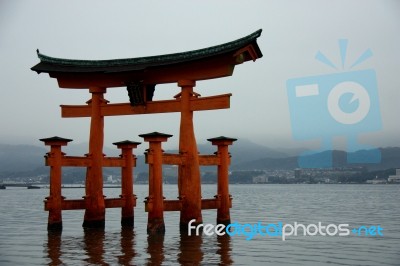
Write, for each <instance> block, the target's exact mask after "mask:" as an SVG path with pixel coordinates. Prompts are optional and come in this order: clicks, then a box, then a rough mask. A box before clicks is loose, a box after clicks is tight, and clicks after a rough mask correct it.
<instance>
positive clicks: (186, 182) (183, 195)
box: [178, 80, 203, 231]
mask: <svg viewBox="0 0 400 266" xmlns="http://www.w3.org/2000/svg"><path fill="white" fill-rule="evenodd" d="M195 85H196V83H195V81H192V80H180V81H178V86H179V87H181V89H182V90H181V93H180V97H181V124H180V134H179V153H180V154H181V155H183V156H185V163H184V164H183V165H179V171H178V188H179V198H180V199H181V200H182V210H181V216H180V224H179V227H180V229H181V230H183V231H186V230H187V228H188V224H189V222H190V221H191V220H192V219H195V220H196V221H195V222H194V223H193V225H196V224H201V223H203V218H202V215H201V179H200V167H199V157H198V151H197V144H196V138H195V135H194V127H193V111H192V110H191V104H190V100H191V99H192V98H194V97H196V96H195V93H194V92H193V87H194V86H195Z"/></svg>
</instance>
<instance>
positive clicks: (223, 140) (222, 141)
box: [207, 136, 237, 145]
mask: <svg viewBox="0 0 400 266" xmlns="http://www.w3.org/2000/svg"><path fill="white" fill-rule="evenodd" d="M207 140H208V141H210V142H211V144H212V145H232V144H233V142H234V141H237V139H234V138H228V137H225V136H220V137H216V138H211V139H207Z"/></svg>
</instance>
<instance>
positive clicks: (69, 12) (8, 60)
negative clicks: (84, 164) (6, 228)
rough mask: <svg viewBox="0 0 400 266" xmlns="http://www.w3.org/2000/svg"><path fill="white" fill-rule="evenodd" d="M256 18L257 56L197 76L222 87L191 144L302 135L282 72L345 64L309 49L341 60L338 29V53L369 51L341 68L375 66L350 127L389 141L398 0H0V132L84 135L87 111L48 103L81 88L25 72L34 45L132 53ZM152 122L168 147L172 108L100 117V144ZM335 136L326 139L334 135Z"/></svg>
mask: <svg viewBox="0 0 400 266" xmlns="http://www.w3.org/2000/svg"><path fill="white" fill-rule="evenodd" d="M115 3H117V4H115ZM260 28H261V29H263V32H262V35H261V37H260V38H259V39H258V44H259V46H260V48H261V51H262V52H263V55H264V57H263V58H261V59H259V60H257V61H256V62H251V61H250V62H246V63H245V64H242V65H238V66H236V68H235V71H234V74H233V76H232V77H227V78H222V79H217V80H211V81H205V82H198V83H197V87H196V88H195V91H197V92H199V93H200V94H202V95H203V96H206V95H216V94H224V93H232V94H233V97H232V98H231V108H230V109H227V110H215V111H205V112H197V113H196V114H195V120H194V121H195V130H196V137H197V141H198V143H204V142H206V139H207V138H210V137H216V136H220V135H226V136H230V137H237V138H246V139H250V140H251V141H253V142H256V143H260V144H263V145H266V146H269V147H273V148H277V147H289V148H290V147H301V146H304V145H307V144H310V143H311V142H300V141H296V140H294V139H293V135H292V128H291V123H290V113H289V105H288V94H287V89H286V81H287V80H288V79H292V78H297V77H307V76H316V75H327V74H333V73H339V72H341V71H342V72H343V71H348V70H349V69H348V68H346V65H345V68H344V70H343V69H342V68H339V69H333V68H331V67H329V66H327V65H324V64H323V63H321V62H320V61H317V60H316V59H315V55H316V53H317V52H318V51H320V52H322V53H323V54H324V55H326V56H327V57H328V58H329V59H330V60H331V61H332V62H333V63H334V64H336V65H341V63H340V62H341V61H340V60H341V59H340V53H339V46H338V40H339V39H348V50H347V58H346V62H354V61H355V60H356V59H357V58H358V57H359V56H360V55H361V54H362V53H363V52H364V51H365V50H367V49H371V51H372V53H373V56H372V57H370V58H369V59H368V60H366V61H364V62H363V63H361V64H359V65H358V66H356V67H354V68H352V70H363V69H373V70H375V72H376V77H377V86H378V93H379V104H380V114H381V117H382V129H381V130H379V131H377V132H373V133H364V134H363V132H360V137H361V140H362V141H363V142H365V143H369V144H372V145H375V146H399V145H400V136H399V132H400V124H399V118H398V117H399V114H400V104H399V99H400V80H399V76H400V50H399V48H400V34H399V33H400V1H394V0H393V1H365V0H362V1H348V0H346V1H248V0H247V1H232V0H227V1H214V0H213V1H173V0H172V1H13V0H10V1H5V0H0V75H1V78H0V89H1V105H0V111H1V112H0V123H1V130H0V143H10V144H35V145H41V144H40V142H39V141H38V139H39V138H43V137H50V136H54V135H58V136H62V137H67V138H72V139H74V142H76V143H82V142H87V141H88V135H89V122H90V121H89V119H88V118H61V113H60V107H59V105H60V104H84V103H85V102H86V101H87V100H88V99H89V98H90V95H89V93H88V91H87V90H69V89H60V88H58V85H57V82H56V80H55V79H52V78H50V77H49V76H48V75H47V74H40V75H38V74H36V72H32V71H31V70H30V68H31V67H32V66H34V65H35V64H37V63H38V62H39V59H38V58H37V55H36V49H37V48H38V49H40V52H41V53H43V54H46V55H49V56H53V57H60V58H71V59H114V58H133V57H142V56H151V55H158V54H168V53H174V52H183V51H189V50H194V49H199V48H205V47H209V46H213V45H217V44H222V43H225V42H229V41H232V40H236V39H238V38H240V37H243V36H246V35H248V34H250V33H252V32H254V31H256V30H258V29H260ZM177 92H178V88H177V85H176V84H166V85H162V86H157V89H156V94H155V99H171V98H172V96H173V95H175V94H176V93H177ZM106 98H107V99H108V100H110V101H111V102H126V101H128V96H127V92H126V89H125V88H110V89H109V90H108V93H107V95H106ZM316 128H318V125H316ZM310 130H314V129H312V128H311V129H310ZM151 131H160V132H164V133H169V134H173V135H174V137H173V138H172V139H171V141H169V146H168V145H167V148H168V147H173V146H175V145H176V143H177V140H178V132H179V115H178V114H153V115H143V116H122V117H107V118H106V120H105V145H107V146H112V145H111V143H112V142H115V141H120V140H124V139H131V140H137V141H140V140H141V139H140V138H139V137H138V134H142V133H148V132H151ZM345 135H346V134H344V135H343V136H336V137H335V138H334V143H338V144H337V145H340V143H341V142H342V141H343V140H344V139H345V137H346V136H345ZM318 141H319V139H315V143H316V144H315V143H314V142H312V143H314V144H315V145H318ZM312 143H311V144H312Z"/></svg>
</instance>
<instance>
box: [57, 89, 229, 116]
mask: <svg viewBox="0 0 400 266" xmlns="http://www.w3.org/2000/svg"><path fill="white" fill-rule="evenodd" d="M231 96H232V94H230V93H229V94H222V95H216V96H209V97H201V98H192V99H190V110H191V111H206V110H216V109H227V108H230V97H231ZM180 108H181V103H180V100H164V101H152V102H147V103H146V105H143V106H131V105H130V103H113V104H110V103H109V104H102V105H101V114H102V115H103V116H118V115H139V114H156V113H171V112H180V110H181V109H180ZM91 110H92V109H91V106H90V105H61V116H62V117H64V118H69V117H90V116H91Z"/></svg>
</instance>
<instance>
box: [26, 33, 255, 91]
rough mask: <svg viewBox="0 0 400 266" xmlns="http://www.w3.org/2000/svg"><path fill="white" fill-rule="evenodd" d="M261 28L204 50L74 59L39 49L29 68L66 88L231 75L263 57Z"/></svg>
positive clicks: (115, 85)
mask: <svg viewBox="0 0 400 266" xmlns="http://www.w3.org/2000/svg"><path fill="white" fill-rule="evenodd" d="M261 31H262V30H261V29H260V30H258V31H256V32H254V33H252V34H250V35H248V36H245V37H243V38H240V39H238V40H235V41H232V42H228V43H224V44H221V45H216V46H212V47H208V48H204V49H199V50H193V51H188V52H182V53H174V54H166V55H158V56H148V57H137V58H125V59H112V60H75V59H63V58H55V57H50V56H47V55H44V54H41V53H40V52H39V50H38V51H37V53H38V57H39V59H40V63H38V64H37V65H35V66H34V67H32V68H31V70H33V71H36V72H37V73H38V74H40V73H49V75H50V76H51V77H54V78H57V80H58V83H59V85H60V87H65V88H88V87H90V86H104V87H120V86H125V85H126V84H127V83H129V82H132V81H143V82H144V83H147V84H159V83H170V82H176V81H178V80H182V79H190V80H203V79H212V78H218V77H224V76H230V75H232V72H233V68H234V66H235V65H237V64H240V63H243V62H245V61H248V60H253V61H255V60H256V59H258V58H261V57H262V53H261V50H260V48H259V47H258V45H257V42H256V40H257V38H258V37H260V35H261Z"/></svg>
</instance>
